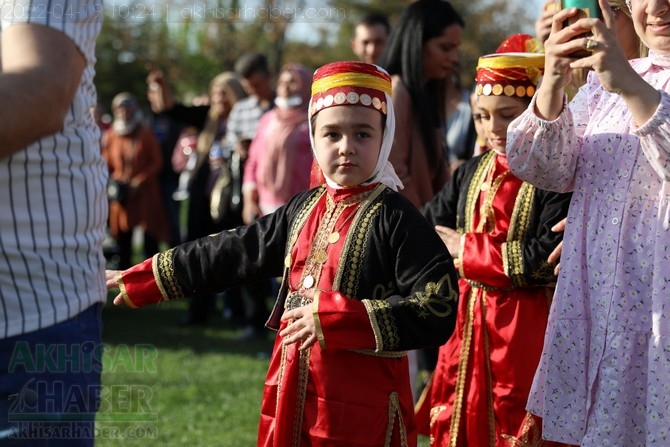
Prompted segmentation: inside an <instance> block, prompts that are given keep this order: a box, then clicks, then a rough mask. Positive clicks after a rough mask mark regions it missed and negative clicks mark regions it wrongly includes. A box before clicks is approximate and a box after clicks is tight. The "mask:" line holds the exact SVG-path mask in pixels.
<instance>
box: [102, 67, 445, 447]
mask: <svg viewBox="0 0 670 447" xmlns="http://www.w3.org/2000/svg"><path fill="white" fill-rule="evenodd" d="M390 93H391V80H390V77H389V76H388V74H387V73H386V72H384V71H383V70H381V69H380V68H378V67H377V66H375V65H370V64H365V63H359V62H336V63H332V64H329V65H326V66H324V67H321V68H320V69H319V70H317V71H316V73H315V74H314V82H313V86H312V98H311V100H310V111H309V116H310V120H311V121H310V125H311V129H310V131H311V135H312V141H313V149H314V156H315V158H316V160H317V161H318V163H319V166H320V167H321V170H322V172H323V174H324V175H325V177H326V184H325V185H324V186H320V187H317V188H314V189H312V190H310V191H307V192H304V193H300V194H298V195H297V196H295V197H293V198H292V199H291V200H290V201H289V202H288V203H287V205H286V206H284V207H281V208H280V209H278V210H277V211H276V212H275V213H273V214H269V215H267V216H263V217H261V218H260V219H258V220H257V221H255V222H254V223H252V224H250V225H248V226H244V227H240V228H237V229H234V230H231V231H226V232H222V233H219V234H216V235H213V236H210V237H207V238H203V239H200V240H197V241H194V242H192V243H189V244H184V245H181V246H179V247H176V248H174V249H171V250H168V251H167V252H165V253H160V254H158V255H156V256H154V257H153V258H152V259H148V260H146V261H144V262H143V263H142V264H139V265H137V266H135V267H133V268H131V269H129V270H126V271H123V272H114V271H110V272H108V273H107V278H108V283H107V284H108V286H109V287H117V286H118V287H120V288H121V293H120V294H119V295H118V296H117V297H116V298H115V300H114V303H115V304H117V305H118V304H121V303H123V302H125V303H126V304H127V305H129V306H132V307H135V306H144V305H148V304H151V303H155V302H159V301H162V300H168V299H173V298H180V297H183V296H188V295H197V294H201V293H206V292H211V291H217V290H222V289H225V288H227V287H231V286H235V285H238V284H241V283H244V282H248V281H255V280H258V279H262V278H271V277H277V276H282V277H283V281H282V284H281V288H280V293H279V296H278V298H277V302H276V304H275V307H274V310H273V312H272V314H271V316H270V319H269V320H268V323H267V325H268V327H270V328H272V329H274V330H277V331H279V332H278V335H277V337H276V341H275V346H274V349H273V353H272V357H271V360H270V367H269V370H268V374H267V378H266V382H265V392H264V396H263V404H262V409H261V421H260V427H259V436H258V445H259V446H347V447H352V446H384V445H387V446H389V445H390V446H415V445H416V443H417V440H416V426H415V422H414V413H413V403H412V394H411V390H410V383H409V377H408V364H407V358H406V355H405V351H406V350H408V349H416V348H420V347H424V346H437V345H440V344H442V343H444V342H445V341H446V340H447V339H448V337H449V335H450V334H451V332H452V330H453V327H454V322H455V312H456V301H457V297H458V289H457V274H456V271H455V269H454V265H453V262H452V259H451V257H450V256H449V254H448V252H447V251H446V250H445V248H444V244H442V242H441V241H440V239H439V237H438V236H437V234H436V233H435V231H434V230H433V229H432V227H431V226H430V225H429V224H428V222H426V221H425V219H423V217H421V215H420V213H419V212H418V211H417V210H416V209H415V208H414V207H413V206H412V204H411V203H410V202H408V201H407V200H406V199H405V198H404V197H402V196H401V195H400V194H398V193H397V192H395V190H396V189H397V188H398V187H399V186H401V185H400V182H399V180H398V178H397V176H396V175H395V172H394V171H393V168H392V167H391V165H390V163H388V161H387V159H388V155H389V151H390V150H391V143H392V141H393V131H394V126H395V122H394V117H393V106H392V103H391V101H390V96H389V95H390Z"/></svg>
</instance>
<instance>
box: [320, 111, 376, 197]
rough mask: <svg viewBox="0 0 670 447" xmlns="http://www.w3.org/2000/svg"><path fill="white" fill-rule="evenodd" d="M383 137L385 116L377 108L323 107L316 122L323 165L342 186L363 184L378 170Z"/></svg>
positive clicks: (328, 174)
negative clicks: (383, 118) (383, 117)
mask: <svg viewBox="0 0 670 447" xmlns="http://www.w3.org/2000/svg"><path fill="white" fill-rule="evenodd" d="M382 137H383V129H382V116H381V114H380V113H379V112H377V111H376V110H373V109H369V108H367V107H362V106H335V107H329V108H326V109H323V110H321V111H320V112H319V113H318V114H317V115H316V120H315V122H314V149H315V151H316V156H317V159H318V161H319V167H320V168H321V170H322V171H323V173H324V174H325V175H326V176H327V177H329V178H330V179H331V180H333V181H334V182H336V183H337V184H339V185H341V186H357V185H360V184H361V183H363V182H364V181H366V180H368V179H369V178H370V177H371V176H372V174H373V172H374V169H375V166H376V165H377V158H378V157H379V152H380V150H381V145H382Z"/></svg>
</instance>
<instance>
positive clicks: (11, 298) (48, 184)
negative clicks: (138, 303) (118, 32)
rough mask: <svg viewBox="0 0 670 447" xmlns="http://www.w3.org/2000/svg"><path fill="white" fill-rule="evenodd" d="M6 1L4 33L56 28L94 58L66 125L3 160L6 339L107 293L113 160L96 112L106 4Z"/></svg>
mask: <svg viewBox="0 0 670 447" xmlns="http://www.w3.org/2000/svg"><path fill="white" fill-rule="evenodd" d="M0 5H1V7H0V14H1V15H0V20H1V22H0V30H2V29H6V28H7V27H9V26H12V24H15V23H26V22H28V23H37V24H40V25H44V26H49V27H51V28H55V29H57V30H59V31H61V32H63V33H65V34H66V35H67V36H68V37H70V38H71V39H72V41H73V42H74V43H75V44H76V45H77V47H78V48H79V50H80V51H81V53H82V54H83V55H84V57H85V58H86V61H87V63H88V64H87V67H86V69H85V71H84V73H83V75H82V79H81V82H80V85H79V88H78V89H77V92H76V94H75V97H74V100H73V102H72V105H71V106H70V111H69V113H68V114H67V116H66V118H65V121H64V122H63V127H62V129H61V131H60V132H58V133H56V134H54V135H50V136H47V137H45V138H43V139H41V140H39V141H36V142H34V143H33V144H31V145H30V146H28V147H27V148H26V149H24V150H22V151H19V152H16V153H15V154H14V155H12V156H11V157H8V158H4V159H0V301H1V303H0V338H6V337H11V336H14V335H18V334H22V333H27V332H31V331H34V330H37V329H41V328H44V327H48V326H51V325H54V324H56V323H59V322H62V321H64V320H67V319H69V318H71V317H74V316H75V315H77V314H78V313H80V312H82V311H83V310H85V309H86V308H88V307H89V306H90V305H92V304H94V303H96V302H102V301H104V300H105V299H106V290H105V281H104V268H105V259H104V256H103V254H102V241H103V239H104V235H105V226H106V221H107V198H106V195H105V190H106V187H105V185H106V183H107V165H106V163H105V161H104V159H103V158H102V157H101V155H100V144H99V136H100V133H99V129H98V127H97V126H96V125H95V123H94V122H93V119H92V116H91V113H90V109H91V107H93V106H94V105H95V103H96V99H97V98H96V92H95V86H94V84H93V76H94V64H95V40H96V38H97V36H98V34H99V32H100V28H101V24H102V16H103V9H102V8H103V5H102V1H101V0H90V1H86V0H82V1H77V0H51V1H49V0H11V1H1V2H0ZM0 39H2V34H0ZM35 88H40V86H39V85H36V86H35ZM1 125H2V123H0V126H1Z"/></svg>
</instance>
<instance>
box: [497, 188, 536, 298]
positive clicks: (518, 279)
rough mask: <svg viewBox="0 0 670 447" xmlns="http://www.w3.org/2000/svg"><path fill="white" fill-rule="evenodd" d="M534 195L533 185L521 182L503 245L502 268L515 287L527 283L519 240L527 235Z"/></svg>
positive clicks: (522, 239)
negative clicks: (505, 241)
mask: <svg viewBox="0 0 670 447" xmlns="http://www.w3.org/2000/svg"><path fill="white" fill-rule="evenodd" d="M534 197H535V187H534V186H532V185H531V184H529V183H526V182H523V183H522V184H521V188H519V193H518V194H517V196H516V200H515V201H514V211H513V212H512V217H511V219H510V226H509V232H508V233H507V243H506V244H504V245H503V248H502V251H503V264H504V265H503V268H504V271H505V274H506V275H507V276H508V277H509V278H510V279H511V280H512V284H514V285H515V286H516V287H520V286H525V285H527V281H526V277H525V274H526V272H525V269H524V262H523V249H522V246H521V241H524V240H525V239H526V237H527V235H528V227H529V226H530V215H531V210H532V207H533V200H534Z"/></svg>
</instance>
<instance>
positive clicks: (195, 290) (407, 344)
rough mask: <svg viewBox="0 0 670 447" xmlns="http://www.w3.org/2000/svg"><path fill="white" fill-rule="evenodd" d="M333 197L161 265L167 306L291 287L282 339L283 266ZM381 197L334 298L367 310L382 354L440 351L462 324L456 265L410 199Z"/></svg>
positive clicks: (346, 256) (351, 249)
mask: <svg viewBox="0 0 670 447" xmlns="http://www.w3.org/2000/svg"><path fill="white" fill-rule="evenodd" d="M325 193H326V189H325V188H324V187H318V188H315V189H312V190H310V191H306V192H304V193H301V194H298V195H296V196H295V197H293V198H292V199H291V200H290V201H289V202H288V203H287V204H286V205H285V206H284V207H282V208H280V209H279V210H277V211H276V212H275V213H273V214H270V215H267V216H264V217H262V218H260V219H259V220H257V221H256V222H254V223H252V224H251V225H248V226H244V227H239V228H236V229H233V230H229V231H224V232H222V233H218V234H214V235H211V236H209V237H206V238H202V239H199V240H197V241H194V242H192V243H189V244H185V245H182V246H179V247H176V248H174V249H171V250H169V251H167V252H165V253H162V254H159V255H156V257H155V258H154V274H155V276H156V278H157V281H158V283H159V287H160V288H161V290H164V291H165V292H164V297H165V298H168V299H171V298H178V297H182V296H193V295H198V294H203V293H209V292H213V291H220V290H224V289H226V288H228V287H232V286H236V285H239V284H242V283H246V282H252V281H257V280H260V279H265V278H272V277H283V279H284V280H283V281H282V285H281V287H280V291H279V296H278V297H277V301H276V304H275V306H274V309H273V311H272V314H271V316H270V318H269V320H268V323H267V326H268V327H269V328H272V329H275V330H276V329H277V328H278V327H279V319H280V317H281V314H282V312H283V309H284V302H285V300H286V296H287V287H286V284H287V281H286V278H287V275H288V271H289V269H288V267H289V266H288V265H286V264H287V262H285V259H286V258H287V255H288V254H289V253H290V252H291V247H292V246H293V244H294V243H295V241H296V239H297V237H298V234H299V231H300V229H301V228H302V227H303V225H304V223H305V221H306V220H307V217H308V216H309V214H310V212H311V211H312V210H313V208H314V206H315V205H316V203H317V202H318V200H319V199H320V198H321V197H322V196H323V194H325ZM373 194H374V196H373V198H372V200H366V201H365V203H364V204H363V205H361V206H362V207H364V208H363V209H362V210H361V212H360V213H359V216H357V217H356V218H355V219H354V220H353V221H352V224H351V228H350V230H349V231H348V233H347V236H346V238H347V240H346V242H345V245H344V249H343V252H342V255H341V257H340V259H339V260H338V266H337V274H336V279H335V282H334V284H333V285H332V291H339V292H340V293H342V294H343V295H345V296H346V297H348V298H351V299H356V300H367V302H366V303H365V304H366V308H367V309H368V316H369V318H370V320H371V322H372V327H373V330H374V331H375V338H376V340H377V347H376V349H375V351H376V352H378V353H379V352H388V351H404V350H408V349H415V348H419V347H425V346H439V345H441V344H443V343H444V342H446V340H447V339H448V337H449V336H450V335H451V333H452V331H453V328H454V322H455V316H456V308H457V299H458V281H457V273H456V270H455V268H454V264H453V260H452V258H451V256H450V255H449V253H448V252H447V250H446V247H445V246H444V244H443V243H442V241H441V240H440V238H439V237H438V236H437V233H436V232H435V230H434V229H433V228H432V227H431V225H430V224H429V223H428V222H427V221H426V220H425V219H424V218H423V217H422V216H421V214H420V213H419V212H418V210H417V209H416V208H415V207H414V206H413V205H412V204H411V203H410V202H409V201H408V200H407V199H405V198H404V197H402V196H401V195H400V194H398V193H396V192H394V191H392V190H390V189H388V188H386V187H385V186H383V185H379V186H378V187H377V188H375V190H374V193H373ZM371 196H372V195H371Z"/></svg>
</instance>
